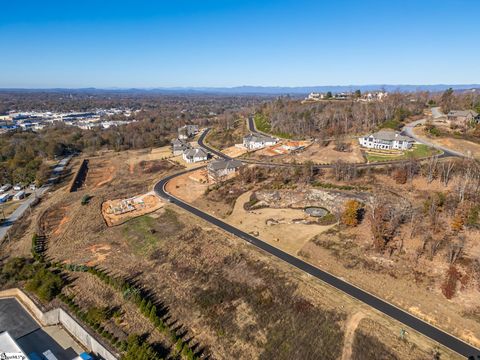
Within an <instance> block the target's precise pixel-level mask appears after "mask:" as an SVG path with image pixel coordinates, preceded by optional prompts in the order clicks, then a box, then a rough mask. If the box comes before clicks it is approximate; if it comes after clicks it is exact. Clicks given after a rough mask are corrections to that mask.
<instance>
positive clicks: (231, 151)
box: [222, 146, 248, 158]
mask: <svg viewBox="0 0 480 360" xmlns="http://www.w3.org/2000/svg"><path fill="white" fill-rule="evenodd" d="M222 152H223V153H224V154H225V155H227V156H230V157H233V158H235V157H239V156H242V155H243V154H245V153H246V152H248V150H247V148H245V147H243V146H241V147H240V146H230V147H228V148H226V149H223V150H222Z"/></svg>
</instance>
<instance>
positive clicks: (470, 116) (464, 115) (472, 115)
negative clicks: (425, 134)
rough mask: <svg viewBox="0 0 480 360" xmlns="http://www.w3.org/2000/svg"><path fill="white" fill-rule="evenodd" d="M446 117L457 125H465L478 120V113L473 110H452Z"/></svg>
mask: <svg viewBox="0 0 480 360" xmlns="http://www.w3.org/2000/svg"><path fill="white" fill-rule="evenodd" d="M447 119H448V120H449V121H451V122H454V123H456V124H458V125H462V126H467V125H468V124H470V123H472V122H477V123H479V122H480V115H479V114H478V113H477V112H476V111H474V110H452V111H450V112H449V113H448V114H447Z"/></svg>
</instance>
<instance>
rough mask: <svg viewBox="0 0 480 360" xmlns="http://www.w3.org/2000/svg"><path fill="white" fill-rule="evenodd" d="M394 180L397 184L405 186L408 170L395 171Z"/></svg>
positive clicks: (393, 173)
mask: <svg viewBox="0 0 480 360" xmlns="http://www.w3.org/2000/svg"><path fill="white" fill-rule="evenodd" d="M392 178H393V180H395V182H396V183H397V184H405V183H406V182H407V170H406V169H405V168H401V169H395V170H394V171H393V172H392Z"/></svg>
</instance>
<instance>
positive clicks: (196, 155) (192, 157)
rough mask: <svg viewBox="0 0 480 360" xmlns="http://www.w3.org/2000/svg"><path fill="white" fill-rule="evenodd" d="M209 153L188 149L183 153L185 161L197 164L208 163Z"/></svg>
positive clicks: (199, 149) (198, 149)
mask: <svg viewBox="0 0 480 360" xmlns="http://www.w3.org/2000/svg"><path fill="white" fill-rule="evenodd" d="M207 159H208V153H207V152H206V151H205V150H203V149H201V148H197V149H187V150H185V151H184V152H183V160H185V161H186V162H187V163H196V162H199V161H207Z"/></svg>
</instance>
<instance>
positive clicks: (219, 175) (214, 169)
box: [207, 159, 243, 181]
mask: <svg viewBox="0 0 480 360" xmlns="http://www.w3.org/2000/svg"><path fill="white" fill-rule="evenodd" d="M242 166H243V164H242V162H241V161H239V160H235V159H228V160H225V159H218V160H214V161H212V162H211V163H210V164H208V166H207V171H208V176H209V178H211V179H212V180H214V181H218V180H220V179H224V178H227V177H229V176H231V175H233V174H235V173H236V172H237V171H238V169H240V167H242Z"/></svg>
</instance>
